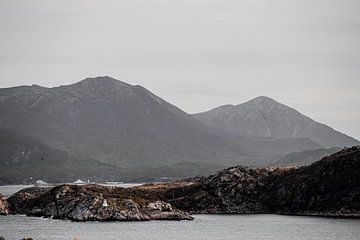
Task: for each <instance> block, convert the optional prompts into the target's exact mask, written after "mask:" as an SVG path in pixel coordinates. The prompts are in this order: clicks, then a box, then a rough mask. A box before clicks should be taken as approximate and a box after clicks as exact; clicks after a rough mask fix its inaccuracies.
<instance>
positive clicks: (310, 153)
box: [271, 147, 341, 167]
mask: <svg viewBox="0 0 360 240" xmlns="http://www.w3.org/2000/svg"><path fill="white" fill-rule="evenodd" d="M340 150H341V148H337V147H334V148H328V149H327V148H321V149H315V150H306V151H302V152H294V153H289V154H287V155H286V156H284V157H282V158H281V159H279V160H277V161H275V162H274V163H272V164H271V166H277V167H289V166H305V165H310V164H311V163H313V162H316V161H318V160H319V159H322V158H323V157H325V156H328V155H331V154H334V153H336V152H338V151H340Z"/></svg>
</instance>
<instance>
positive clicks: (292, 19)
mask: <svg viewBox="0 0 360 240" xmlns="http://www.w3.org/2000/svg"><path fill="white" fill-rule="evenodd" d="M359 13H360V1H358V0H246V1H243V0H144V1H137V0H128V1H127V0H124V1H100V0H99V1H91V0H83V1H51V0H49V1H40V0H39V1H30V0H26V1H16V0H9V1H6V0H0V87H10V86H15V85H23V84H26V85H31V84H38V85H43V86H58V85H65V84H70V83H73V82H76V81H79V80H81V79H83V78H85V77H89V76H98V75H110V76H113V77H115V78H117V79H120V80H123V81H126V82H129V83H131V84H140V85H142V86H144V87H146V88H148V89H150V90H151V91H153V92H154V93H156V94H158V95H159V96H161V97H163V98H164V99H166V100H168V101H169V102H171V103H173V104H175V105H177V106H179V107H180V108H182V109H183V110H185V111H187V112H190V113H193V112H199V111H205V110H208V109H210V108H213V107H216V106H219V105H222V104H227V103H232V104H238V103H241V102H244V101H246V100H249V99H251V98H253V97H256V96H259V95H267V96H270V97H272V98H274V99H276V100H278V101H280V102H283V103H285V104H287V105H289V106H292V107H294V108H296V109H298V110H299V111H301V112H303V113H304V114H306V115H308V116H310V117H312V118H314V119H315V120H318V121H320V122H323V123H326V124H328V125H330V126H332V127H334V128H335V129H337V130H340V131H342V132H345V133H347V134H349V135H351V136H353V137H356V138H357V139H360V124H359V123H360V44H359V43H360V14H359Z"/></svg>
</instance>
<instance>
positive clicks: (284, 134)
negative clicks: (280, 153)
mask: <svg viewBox="0 0 360 240" xmlns="http://www.w3.org/2000/svg"><path fill="white" fill-rule="evenodd" d="M193 116H194V117H195V118H198V119H199V120H201V121H203V122H204V123H207V124H209V125H211V126H214V127H217V128H219V129H223V130H227V131H230V132H233V133H238V134H242V135H249V136H258V137H274V138H309V139H311V140H313V141H314V142H317V143H319V144H321V145H322V146H324V147H326V148H329V147H343V146H353V145H356V144H359V141H357V140H356V139H354V138H351V137H349V136H347V135H345V134H343V133H340V132H338V131H336V130H334V129H332V128H330V127H328V126H326V125H324V124H321V123H318V122H315V121H314V120H312V119H311V118H309V117H307V116H305V115H303V114H301V113H299V112H298V111H296V110H295V109H292V108H290V107H287V106H285V105H283V104H281V103H279V102H276V101H275V100H273V99H271V98H268V97H257V98H255V99H253V100H250V101H248V102H246V103H243V104H240V105H236V106H234V105H225V106H221V107H218V108H215V109H212V110H210V111H207V112H203V113H198V114H194V115H193Z"/></svg>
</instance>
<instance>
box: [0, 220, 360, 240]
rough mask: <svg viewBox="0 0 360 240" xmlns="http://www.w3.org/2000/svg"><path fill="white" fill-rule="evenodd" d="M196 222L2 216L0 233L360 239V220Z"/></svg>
mask: <svg viewBox="0 0 360 240" xmlns="http://www.w3.org/2000/svg"><path fill="white" fill-rule="evenodd" d="M195 217H196V219H195V220H194V221H180V222H171V221H152V222H107V223H104V222H85V223H75V222H70V221H64V220H50V219H43V218H34V217H26V216H20V215H16V216H0V233H1V234H0V235H2V236H4V237H5V239H14V240H19V239H21V238H23V237H25V236H31V237H33V238H34V239H39V240H50V239H53V240H56V239H58V240H60V239H68V240H73V239H74V238H75V237H79V238H80V239H86V240H95V239H96V240H99V239H102V240H108V239H126V240H127V239H136V240H137V239H138V240H143V239H175V240H176V239H191V240H193V239H194V240H197V239H209V240H211V239H218V240H223V239H234V240H235V239H246V240H248V239H251V240H253V239H271V240H282V239H284V240H285V239H286V240H288V239H291V240H297V239H304V240H305V239H306V240H311V239H314V240H315V239H316V240H322V239H324V240H332V239H334V240H335V239H342V240H347V239H354V240H355V239H359V237H360V221H358V220H342V219H326V218H315V217H291V216H278V215H196V216H195Z"/></svg>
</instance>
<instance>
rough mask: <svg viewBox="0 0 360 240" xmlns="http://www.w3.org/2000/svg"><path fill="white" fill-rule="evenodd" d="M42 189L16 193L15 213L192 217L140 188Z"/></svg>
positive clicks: (108, 218) (124, 218) (113, 217)
mask: <svg viewBox="0 0 360 240" xmlns="http://www.w3.org/2000/svg"><path fill="white" fill-rule="evenodd" d="M43 190H44V189H43ZM40 192H41V190H40V191H37V192H35V193H34V191H33V189H27V190H23V191H21V192H19V193H17V194H15V195H14V196H12V197H11V198H10V199H9V202H10V203H11V206H12V207H13V209H14V210H15V213H25V214H27V215H29V216H43V217H52V218H56V219H70V220H73V221H146V220H192V217H191V216H190V215H189V214H187V213H185V212H182V211H180V210H177V209H175V208H173V207H172V206H171V205H170V204H169V203H166V202H163V201H156V200H155V198H153V197H152V196H147V194H146V193H145V192H143V191H140V190H136V189H125V188H118V187H104V186H99V185H85V186H76V185H61V186H58V187H55V188H53V189H51V190H48V191H45V192H44V191H43V192H42V193H40ZM37 193H40V194H39V195H37Z"/></svg>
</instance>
